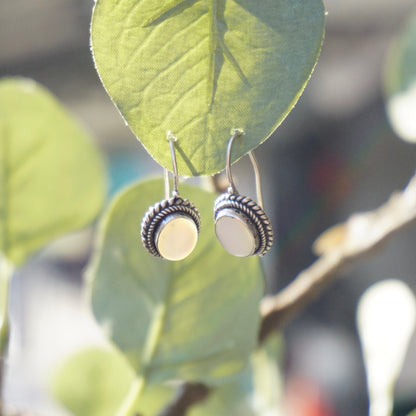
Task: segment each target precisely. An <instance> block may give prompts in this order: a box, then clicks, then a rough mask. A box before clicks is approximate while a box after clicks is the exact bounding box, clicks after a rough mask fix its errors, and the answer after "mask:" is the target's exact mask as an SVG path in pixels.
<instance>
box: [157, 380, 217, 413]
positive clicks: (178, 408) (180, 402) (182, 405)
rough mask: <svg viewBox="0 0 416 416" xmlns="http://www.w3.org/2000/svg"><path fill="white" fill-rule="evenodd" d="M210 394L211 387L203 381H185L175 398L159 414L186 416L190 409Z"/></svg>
mask: <svg viewBox="0 0 416 416" xmlns="http://www.w3.org/2000/svg"><path fill="white" fill-rule="evenodd" d="M209 394H210V388H209V387H207V386H205V385H204V384H201V383H185V384H184V385H183V386H182V387H181V388H180V389H179V391H178V393H177V394H176V396H175V398H174V399H173V401H172V402H171V403H169V405H168V406H167V407H165V408H164V409H163V411H162V412H161V413H159V416H185V415H186V412H187V411H188V409H189V408H190V407H191V406H193V405H194V404H196V403H199V402H202V401H203V400H204V399H206V398H207V397H208V396H209Z"/></svg>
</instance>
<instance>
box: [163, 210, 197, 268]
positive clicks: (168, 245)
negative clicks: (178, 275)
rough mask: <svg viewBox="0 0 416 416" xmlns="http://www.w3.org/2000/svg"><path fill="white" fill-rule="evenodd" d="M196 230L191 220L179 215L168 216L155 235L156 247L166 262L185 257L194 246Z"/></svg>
mask: <svg viewBox="0 0 416 416" xmlns="http://www.w3.org/2000/svg"><path fill="white" fill-rule="evenodd" d="M197 240H198V228H197V226H196V224H195V222H194V221H193V220H192V218H189V217H186V216H184V215H180V214H172V215H170V216H168V217H167V218H166V219H165V220H164V221H163V222H162V224H161V225H160V226H159V229H158V231H157V233H156V246H157V249H158V251H159V253H160V254H161V256H162V257H164V258H165V259H167V260H172V261H177V260H183V259H184V258H185V257H187V256H188V255H189V254H190V253H191V252H192V250H193V249H194V248H195V246H196V242H197Z"/></svg>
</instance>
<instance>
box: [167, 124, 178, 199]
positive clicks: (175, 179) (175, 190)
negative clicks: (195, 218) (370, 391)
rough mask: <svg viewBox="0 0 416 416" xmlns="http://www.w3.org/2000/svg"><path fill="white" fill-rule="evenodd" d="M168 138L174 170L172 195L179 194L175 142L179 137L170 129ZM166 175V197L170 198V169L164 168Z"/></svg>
mask: <svg viewBox="0 0 416 416" xmlns="http://www.w3.org/2000/svg"><path fill="white" fill-rule="evenodd" d="M168 140H169V146H170V155H171V158H172V170H173V191H172V196H175V195H178V194H179V191H178V183H179V179H178V165H177V163H176V155H175V145H174V142H176V141H177V140H178V139H177V138H176V137H175V136H174V135H173V134H172V132H171V131H168ZM164 173H165V174H164V177H165V199H169V194H170V190H169V171H168V169H166V168H164Z"/></svg>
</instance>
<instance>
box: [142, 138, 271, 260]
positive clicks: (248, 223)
mask: <svg viewBox="0 0 416 416" xmlns="http://www.w3.org/2000/svg"><path fill="white" fill-rule="evenodd" d="M241 134H242V133H241V131H237V130H236V131H235V132H234V134H233V135H232V136H231V138H230V140H229V143H228V147H227V158H226V175H227V178H228V182H229V186H228V189H227V192H225V193H223V194H221V195H220V196H219V197H218V198H217V199H216V201H215V203H214V222H215V233H216V235H217V238H218V240H219V242H220V243H221V245H222V246H223V247H224V249H225V250H227V251H228V252H229V253H230V254H232V255H234V256H237V257H248V256H264V255H265V254H266V253H267V252H268V251H269V250H270V248H271V246H272V244H273V229H272V226H271V223H270V220H269V218H268V217H267V215H266V213H265V212H264V211H263V208H262V206H263V197H262V192H261V181H260V172H259V168H258V164H257V161H256V158H255V157H254V154H253V153H252V152H249V157H250V160H251V163H252V165H253V169H254V174H255V179H256V193H257V202H255V201H253V200H252V199H251V198H248V197H246V196H242V195H240V194H239V193H238V191H237V188H236V186H235V184H234V180H233V177H232V173H231V150H232V146H233V143H234V140H235V139H236V138H237V137H238V136H240V135H241ZM168 139H169V144H170V151H171V156H172V167H173V179H174V181H173V183H174V185H173V191H172V195H171V196H170V197H169V193H170V190H169V174H168V171H167V169H165V199H164V200H162V201H160V202H158V203H156V204H155V205H154V206H152V207H150V208H149V210H148V211H147V212H146V214H145V215H144V217H143V220H142V224H141V238H142V242H143V245H144V247H145V248H146V249H147V251H148V252H149V253H151V254H152V255H154V256H156V257H162V258H165V259H167V260H172V261H176V260H183V259H184V258H186V257H187V256H188V255H189V254H190V253H191V252H192V251H193V249H194V248H195V246H196V243H197V240H198V235H199V231H200V228H201V218H200V215H199V212H198V210H197V209H196V207H195V206H194V205H193V204H192V203H191V202H189V201H188V200H187V199H183V198H181V197H180V196H179V192H178V169H177V164H176V156H175V148H174V142H175V141H176V138H175V137H174V136H173V135H171V134H168Z"/></svg>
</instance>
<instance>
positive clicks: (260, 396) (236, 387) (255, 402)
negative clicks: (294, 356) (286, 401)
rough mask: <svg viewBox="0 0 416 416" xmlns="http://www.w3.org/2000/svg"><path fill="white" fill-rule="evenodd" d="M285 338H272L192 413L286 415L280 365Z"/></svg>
mask: <svg viewBox="0 0 416 416" xmlns="http://www.w3.org/2000/svg"><path fill="white" fill-rule="evenodd" d="M281 345H282V340H281V337H280V336H278V335H272V336H270V337H268V339H267V341H266V343H265V345H263V346H261V347H259V348H257V349H256V350H255V351H253V353H252V354H251V357H250V366H249V367H247V368H246V370H245V371H244V372H242V373H241V374H239V376H238V378H237V379H236V380H234V381H233V382H232V383H227V384H225V385H222V386H220V387H218V388H216V389H214V390H213V391H212V393H211V395H210V396H209V397H208V399H207V400H206V401H204V402H201V403H200V404H198V405H196V406H194V407H192V408H191V410H190V411H189V412H188V414H189V416H213V415H215V416H230V415H239V416H266V415H274V416H279V415H282V410H281V405H282V403H281V399H282V391H283V383H282V379H281V374H280V370H279V367H278V363H277V360H278V357H279V356H280V355H281V354H280V350H281Z"/></svg>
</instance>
